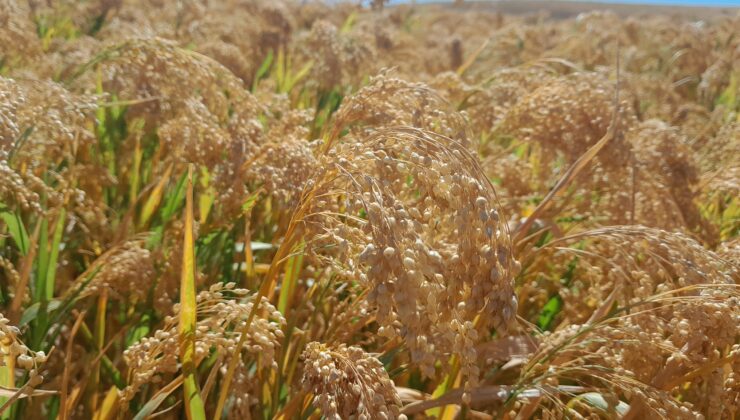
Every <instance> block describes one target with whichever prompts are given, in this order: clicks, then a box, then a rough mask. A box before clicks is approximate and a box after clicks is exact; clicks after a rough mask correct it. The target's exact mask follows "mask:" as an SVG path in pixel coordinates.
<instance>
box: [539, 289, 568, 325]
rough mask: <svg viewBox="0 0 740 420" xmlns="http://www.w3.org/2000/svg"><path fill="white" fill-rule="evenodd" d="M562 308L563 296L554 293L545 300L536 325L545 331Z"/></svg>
mask: <svg viewBox="0 0 740 420" xmlns="http://www.w3.org/2000/svg"><path fill="white" fill-rule="evenodd" d="M562 309H563V298H561V297H560V295H555V296H553V297H551V298H550V300H548V301H547V303H546V304H545V306H544V307H543V308H542V312H541V313H540V316H539V317H537V326H538V327H539V328H540V329H541V330H542V331H547V330H549V329H550V326H551V325H552V321H553V320H554V319H555V317H556V316H557V315H558V314H559V313H560V311H561V310H562Z"/></svg>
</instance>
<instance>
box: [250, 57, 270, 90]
mask: <svg viewBox="0 0 740 420" xmlns="http://www.w3.org/2000/svg"><path fill="white" fill-rule="evenodd" d="M273 57H274V54H273V52H272V50H270V51H268V52H267V57H265V59H264V60H263V61H262V64H261V65H260V68H259V69H257V73H256V74H255V75H254V81H253V82H252V92H254V91H255V90H257V85H258V84H259V81H260V80H262V79H264V78H265V76H266V75H267V72H268V71H270V67H272V59H273Z"/></svg>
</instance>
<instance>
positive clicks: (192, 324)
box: [178, 164, 206, 420]
mask: <svg viewBox="0 0 740 420" xmlns="http://www.w3.org/2000/svg"><path fill="white" fill-rule="evenodd" d="M193 218H194V216H193V165H192V164H190V165H189V166H188V180H187V194H186V195H185V239H184V241H183V255H182V273H181V275H180V323H179V326H178V333H179V335H180V339H179V340H180V361H181V363H182V374H183V377H184V380H183V392H184V399H185V401H184V403H185V413H186V415H187V418H188V419H189V420H194V419H199V420H200V419H205V418H206V414H205V407H204V405H203V400H201V398H200V390H199V389H198V382H197V380H196V377H195V373H196V366H195V329H196V316H197V315H196V309H197V308H196V303H195V239H194V238H193V236H194V232H193V224H194V220H193Z"/></svg>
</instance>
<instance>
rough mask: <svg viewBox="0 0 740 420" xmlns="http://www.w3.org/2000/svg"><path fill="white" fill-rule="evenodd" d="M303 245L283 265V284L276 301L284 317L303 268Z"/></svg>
mask: <svg viewBox="0 0 740 420" xmlns="http://www.w3.org/2000/svg"><path fill="white" fill-rule="evenodd" d="M304 246H305V243H301V244H300V245H298V246H297V247H296V248H297V249H296V250H295V252H294V253H293V254H294V255H293V256H291V257H290V258H288V261H287V262H286V264H285V272H284V274H283V284H282V286H281V287H280V297H279V299H278V310H279V311H280V312H281V313H282V314H283V315H285V316H287V315H288V309H289V308H290V304H291V303H292V301H293V292H294V291H295V286H296V283H297V282H298V275H299V274H300V272H301V267H302V266H303V248H304Z"/></svg>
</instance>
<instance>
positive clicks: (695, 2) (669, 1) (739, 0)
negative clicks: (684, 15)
mask: <svg viewBox="0 0 740 420" xmlns="http://www.w3.org/2000/svg"><path fill="white" fill-rule="evenodd" d="M436 1H440V0H416V2H417V3H429V2H436ZM585 1H598V2H600V3H628V4H653V5H655V4H659V5H685V6H712V7H722V6H724V7H728V6H729V7H740V0H704V1H702V0H585ZM409 2H410V1H409V0H391V3H409ZM450 2H451V0H450Z"/></svg>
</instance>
